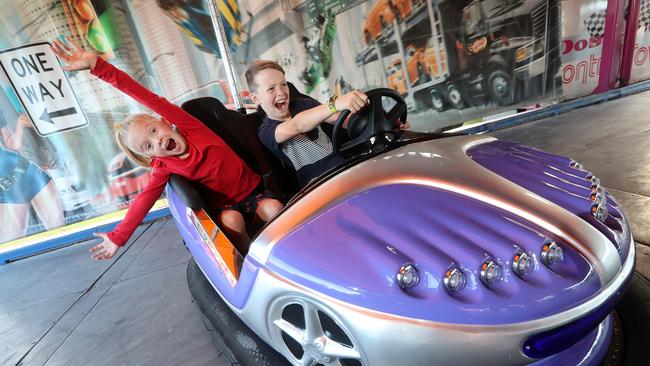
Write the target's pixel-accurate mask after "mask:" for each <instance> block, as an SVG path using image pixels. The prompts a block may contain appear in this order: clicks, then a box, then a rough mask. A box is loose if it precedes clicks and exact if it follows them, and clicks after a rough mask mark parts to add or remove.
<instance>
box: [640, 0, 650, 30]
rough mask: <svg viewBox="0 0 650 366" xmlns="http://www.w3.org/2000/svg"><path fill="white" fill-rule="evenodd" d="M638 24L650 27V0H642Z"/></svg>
mask: <svg viewBox="0 0 650 366" xmlns="http://www.w3.org/2000/svg"><path fill="white" fill-rule="evenodd" d="M638 24H639V25H638V28H643V29H648V25H649V24H650V1H648V0H641V5H639V23H638Z"/></svg>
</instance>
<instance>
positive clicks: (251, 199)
mask: <svg viewBox="0 0 650 366" xmlns="http://www.w3.org/2000/svg"><path fill="white" fill-rule="evenodd" d="M66 40H67V42H66V43H65V44H64V43H63V42H61V41H60V40H58V39H57V40H55V41H54V42H53V43H54V44H53V48H52V51H53V52H54V53H55V54H56V55H57V56H58V57H59V58H60V59H61V60H63V61H64V62H65V63H66V64H67V66H65V67H64V70H67V71H78V70H86V69H90V73H91V74H93V75H95V76H97V77H99V78H100V79H102V80H104V81H106V82H108V83H110V84H111V85H113V86H114V87H116V88H117V89H119V90H121V91H123V92H124V93H126V94H128V95H129V96H131V97H132V98H134V99H135V100H137V101H138V102H140V103H141V104H143V105H144V106H146V107H148V108H150V109H151V110H153V111H154V112H156V113H158V114H159V115H160V116H162V118H156V117H153V116H151V115H148V114H142V113H141V114H135V115H131V116H129V117H127V118H126V119H125V120H124V121H123V122H122V123H118V124H116V126H115V137H116V139H117V143H118V145H119V146H120V148H121V149H122V150H123V151H124V152H125V153H126V154H127V156H128V157H129V158H130V159H132V160H133V161H134V162H136V163H138V164H140V165H143V166H146V167H151V168H152V173H151V179H150V181H149V184H148V185H147V186H146V187H145V188H144V189H143V190H142V192H140V194H138V196H137V197H136V199H135V200H134V201H133V203H132V204H131V207H130V208H129V210H128V211H127V213H126V217H125V218H124V220H123V221H122V223H120V224H119V225H118V226H117V227H116V228H115V229H114V230H113V231H111V232H109V233H108V234H105V233H96V235H97V236H99V237H100V238H101V239H102V242H101V243H100V244H98V245H96V246H94V247H92V248H91V249H90V251H91V253H92V256H93V258H94V259H95V260H102V259H110V258H112V257H113V256H114V255H115V253H116V252H117V250H118V249H119V247H121V246H123V245H124V244H125V243H126V241H127V240H128V239H129V237H130V236H131V234H133V232H134V231H135V229H136V227H137V226H138V225H139V224H140V223H141V222H142V220H143V218H144V216H145V215H146V214H147V212H148V211H149V209H151V206H153V204H154V202H155V201H156V200H157V199H158V197H159V196H160V194H161V193H162V191H163V189H164V188H165V184H166V183H167V180H168V179H169V175H170V174H178V175H182V176H184V177H186V178H188V179H190V180H192V181H195V182H198V183H200V184H201V186H202V187H204V189H203V190H202V191H201V192H200V193H202V196H203V198H204V199H205V200H206V203H207V204H208V205H210V206H211V207H213V208H223V207H226V209H224V210H222V211H221V214H220V217H219V219H220V222H221V227H222V228H223V229H224V231H225V232H226V234H228V236H229V237H230V238H231V239H232V240H233V242H234V243H235V245H236V246H237V247H238V249H239V250H240V251H241V252H242V253H245V252H246V250H245V246H246V245H247V244H248V242H249V241H250V239H249V238H248V235H247V234H246V224H245V221H244V216H243V215H252V214H257V215H258V216H259V217H260V219H262V220H264V221H268V220H269V219H271V218H272V217H273V216H274V215H275V214H276V213H277V212H278V211H279V210H280V209H281V208H282V204H281V203H280V202H279V201H277V200H275V199H271V198H269V197H270V193H269V192H265V191H264V189H263V187H262V183H261V182H262V181H261V179H260V176H259V175H257V174H256V173H255V172H253V171H252V170H251V169H250V168H249V167H248V166H247V165H246V164H245V163H244V162H243V161H242V160H241V159H240V158H239V156H237V155H236V154H235V152H234V151H233V150H232V149H230V147H228V145H226V143H225V142H224V141H223V140H222V139H221V138H219V137H218V136H217V135H216V134H214V133H213V132H212V131H211V130H210V129H209V128H208V127H206V126H205V125H204V124H203V123H202V122H201V121H199V120H197V119H196V118H194V117H193V116H192V115H190V114H188V113H187V112H185V111H184V110H183V109H181V108H180V107H178V106H177V105H174V104H172V103H170V102H169V101H167V100H166V99H165V98H162V97H160V96H158V95H156V94H154V93H152V92H151V91H150V90H148V89H147V88H145V87H143V86H142V85H140V84H138V83H137V82H136V81H135V80H133V79H132V78H131V77H130V76H128V75H127V74H126V73H124V72H122V71H120V70H118V69H117V68H115V67H114V66H113V65H111V64H110V63H108V62H106V61H104V60H103V59H101V58H99V57H98V56H97V55H94V54H92V53H89V52H86V51H83V50H82V49H81V48H80V47H79V46H78V45H76V44H75V43H73V42H72V40H71V39H70V38H68V37H66ZM177 127H178V128H177Z"/></svg>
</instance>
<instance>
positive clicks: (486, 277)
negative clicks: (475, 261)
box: [481, 258, 503, 287]
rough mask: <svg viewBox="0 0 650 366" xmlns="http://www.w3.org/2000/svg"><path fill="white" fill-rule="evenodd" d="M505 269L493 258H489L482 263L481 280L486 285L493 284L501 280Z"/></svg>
mask: <svg viewBox="0 0 650 366" xmlns="http://www.w3.org/2000/svg"><path fill="white" fill-rule="evenodd" d="M502 273H503V270H502V269H501V266H500V265H499V264H498V263H497V262H495V261H494V260H493V259H491V258H488V259H486V260H484V261H483V263H482V264H481V282H483V283H484V284H485V285H486V286H488V287H489V286H492V285H494V284H496V283H497V282H499V281H501V275H502Z"/></svg>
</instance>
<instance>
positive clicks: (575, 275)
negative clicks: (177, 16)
mask: <svg viewBox="0 0 650 366" xmlns="http://www.w3.org/2000/svg"><path fill="white" fill-rule="evenodd" d="M368 95H369V97H370V105H369V107H368V108H367V110H365V111H363V112H362V113H359V114H357V115H353V116H351V118H350V121H349V124H348V128H347V129H344V128H342V125H343V120H344V119H345V118H346V117H347V114H348V113H347V112H343V113H342V114H341V117H340V118H339V120H338V121H337V123H336V124H335V126H334V130H333V132H332V134H333V136H332V139H333V142H334V145H335V147H336V148H337V149H338V150H339V151H340V152H341V153H342V154H344V155H345V156H347V158H348V159H347V162H346V163H345V164H344V165H343V166H340V167H338V168H336V169H334V170H333V171H330V172H328V173H326V174H324V175H323V176H321V177H319V178H318V179H316V180H315V181H313V182H311V183H310V184H309V185H308V186H307V187H304V188H303V189H301V190H299V191H296V189H295V186H293V187H292V185H291V183H290V182H289V183H288V182H287V181H286V180H285V181H283V180H282V179H286V178H287V177H289V176H290V174H289V173H288V172H287V171H284V170H283V169H284V167H283V166H282V163H281V162H280V161H278V160H276V159H274V158H273V156H272V155H270V153H269V152H268V151H265V150H264V148H263V147H261V146H260V145H259V143H257V142H256V141H257V139H256V135H255V130H256V126H257V125H258V124H259V123H260V121H261V119H260V117H259V116H258V115H255V114H253V115H246V116H241V115H238V114H237V115H235V114H233V113H235V112H232V111H228V110H226V109H225V108H223V106H222V105H221V104H220V103H219V102H218V101H217V100H215V99H211V98H201V99H198V100H192V101H189V102H186V103H185V104H183V108H184V109H186V110H187V111H189V112H190V113H192V114H193V115H195V116H196V117H198V118H199V119H201V120H202V121H204V123H206V124H208V125H209V126H210V127H211V128H212V129H213V130H215V132H216V133H217V134H219V135H220V136H222V137H223V138H224V140H226V142H227V143H228V144H229V145H230V146H232V147H233V149H234V150H235V151H236V152H238V153H239V154H240V156H242V158H243V159H244V160H245V161H247V163H249V165H250V166H251V167H252V168H253V169H255V170H257V171H258V172H259V173H260V174H262V175H263V176H264V178H265V182H267V183H268V184H269V186H273V187H274V189H276V190H277V193H278V196H279V197H283V198H284V199H285V202H286V206H285V208H284V209H283V210H282V211H281V212H280V213H279V214H278V215H277V216H276V217H275V218H274V219H273V220H272V221H271V222H268V223H267V224H265V225H264V227H262V228H258V229H255V232H254V233H253V235H252V237H253V240H252V242H251V243H250V247H249V249H248V251H247V252H246V253H242V252H240V251H238V250H237V249H235V247H234V246H233V245H232V244H231V243H230V241H229V240H228V238H227V237H226V236H225V235H224V233H223V232H222V231H221V230H220V229H219V227H218V223H216V222H215V221H214V220H213V219H212V218H211V213H210V210H209V209H207V208H206V207H205V205H204V204H203V203H202V200H201V197H200V196H198V195H197V194H196V192H195V191H193V190H192V189H191V188H192V187H191V183H189V182H187V181H185V180H183V179H182V178H180V177H173V179H172V180H171V182H170V184H169V185H168V187H167V190H166V193H167V198H168V201H169V205H170V209H171V212H172V214H173V217H174V220H175V222H176V224H177V226H178V229H179V231H180V233H181V235H182V237H183V239H184V242H185V245H186V246H187V249H188V250H189V251H190V252H191V254H192V257H193V261H194V262H195V264H193V265H195V268H198V269H199V270H200V271H196V273H199V276H202V277H204V279H205V280H206V283H209V284H210V285H209V286H208V287H207V288H208V291H212V292H213V293H214V295H215V297H217V298H218V299H219V301H220V302H221V303H222V305H223V309H225V310H226V311H227V312H229V313H230V316H233V317H234V318H236V319H237V320H238V321H241V323H242V324H243V325H244V326H245V327H246V328H248V329H250V330H251V331H252V333H254V335H255V336H256V337H258V338H257V339H258V340H261V341H262V342H263V343H264V344H265V346H268V347H269V348H270V349H272V350H274V352H276V356H277V357H278V359H281V360H282V362H284V363H286V364H291V365H326V366H329V365H343V366H359V365H364V366H381V365H438V364H440V365H442V364H455V365H472V364H480V365H483V366H485V365H522V364H533V365H578V364H580V365H594V364H599V363H600V362H601V361H602V360H603V358H604V356H605V353H606V352H607V351H608V349H609V348H610V346H611V344H612V343H613V333H614V328H615V314H614V313H613V309H614V306H615V305H616V304H617V302H618V301H619V299H620V298H621V296H622V294H623V293H624V292H625V290H626V288H627V286H628V284H629V282H630V280H631V278H632V274H633V273H634V263H635V248H634V242H633V238H632V235H631V232H630V226H629V223H628V220H627V218H626V216H625V214H624V213H623V211H622V210H621V207H620V205H619V204H618V202H617V201H616V199H615V198H614V197H613V196H612V195H611V194H610V193H609V192H607V190H606V189H604V187H603V186H602V185H601V183H600V181H599V179H598V178H597V177H595V176H593V175H592V174H591V173H590V172H589V171H587V170H585V169H584V168H583V167H582V166H581V165H580V164H579V163H577V162H575V161H574V160H572V159H570V158H566V157H562V156H557V155H553V154H549V153H546V152H543V151H540V150H537V149H535V148H531V147H527V146H523V145H520V144H515V143H510V142H506V141H500V140H497V139H495V138H492V137H486V136H466V135H449V134H431V133H413V132H409V131H397V130H395V128H394V122H395V121H397V120H398V119H401V120H405V117H406V106H405V104H404V102H403V100H402V98H401V97H400V96H399V94H398V93H396V92H395V91H392V90H390V89H377V90H374V91H370V92H368ZM386 105H388V106H391V105H392V108H388V111H386V110H385V109H386V108H385V106H386ZM196 273H195V275H196ZM224 337H225V338H232V337H235V335H234V334H224ZM274 357H275V356H274ZM263 363H264V362H261V361H260V362H258V363H257V364H263ZM269 364H273V363H269Z"/></svg>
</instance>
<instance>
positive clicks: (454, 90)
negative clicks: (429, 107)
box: [447, 83, 465, 109]
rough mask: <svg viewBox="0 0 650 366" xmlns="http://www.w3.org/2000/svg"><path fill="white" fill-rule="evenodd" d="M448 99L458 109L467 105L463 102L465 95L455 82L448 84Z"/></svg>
mask: <svg viewBox="0 0 650 366" xmlns="http://www.w3.org/2000/svg"><path fill="white" fill-rule="evenodd" d="M447 99H448V100H449V103H451V106H452V107H454V108H456V109H463V108H464V107H465V102H463V95H462V94H461V92H460V89H458V86H457V85H456V84H454V83H449V84H447Z"/></svg>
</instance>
